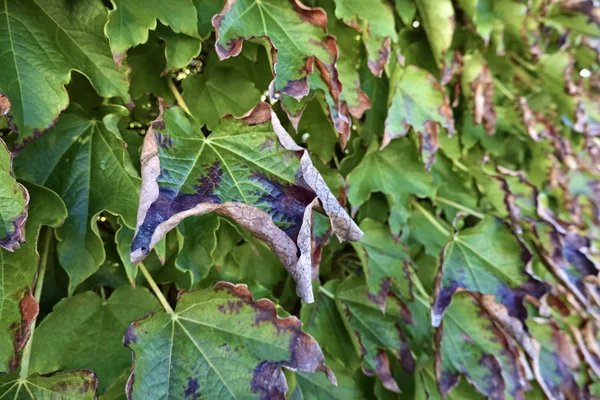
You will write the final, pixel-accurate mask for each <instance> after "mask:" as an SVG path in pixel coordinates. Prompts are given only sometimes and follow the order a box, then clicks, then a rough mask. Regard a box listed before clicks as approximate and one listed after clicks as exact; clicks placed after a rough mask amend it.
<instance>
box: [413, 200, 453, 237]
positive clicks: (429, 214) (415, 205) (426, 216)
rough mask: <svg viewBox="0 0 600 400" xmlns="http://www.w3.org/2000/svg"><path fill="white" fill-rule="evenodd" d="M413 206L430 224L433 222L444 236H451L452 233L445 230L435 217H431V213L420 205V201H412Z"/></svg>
mask: <svg viewBox="0 0 600 400" xmlns="http://www.w3.org/2000/svg"><path fill="white" fill-rule="evenodd" d="M412 205H413V206H414V207H415V208H416V209H417V210H419V211H420V212H421V213H422V214H423V216H424V217H425V218H427V219H428V220H429V222H431V224H432V225H433V226H434V227H435V228H436V229H437V230H438V231H440V232H441V233H442V234H443V235H444V236H450V231H449V230H447V229H446V228H444V227H443V226H442V225H441V224H440V223H439V222H438V221H437V220H436V219H435V218H434V217H433V215H431V213H430V212H429V211H427V210H426V209H425V208H424V207H423V206H422V205H420V204H419V202H418V201H416V200H414V199H413V201H412Z"/></svg>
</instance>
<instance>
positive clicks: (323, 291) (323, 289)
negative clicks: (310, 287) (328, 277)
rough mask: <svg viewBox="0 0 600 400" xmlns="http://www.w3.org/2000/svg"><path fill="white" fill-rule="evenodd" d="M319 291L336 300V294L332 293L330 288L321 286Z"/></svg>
mask: <svg viewBox="0 0 600 400" xmlns="http://www.w3.org/2000/svg"><path fill="white" fill-rule="evenodd" d="M319 292H321V293H323V294H324V295H325V296H327V297H329V298H330V299H332V300H335V295H334V294H333V293H331V292H330V291H329V290H327V289H325V288H324V287H323V286H319Z"/></svg>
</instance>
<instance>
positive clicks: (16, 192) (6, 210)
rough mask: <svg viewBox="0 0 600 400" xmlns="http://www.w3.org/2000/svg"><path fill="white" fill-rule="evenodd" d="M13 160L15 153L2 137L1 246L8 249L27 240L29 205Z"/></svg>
mask: <svg viewBox="0 0 600 400" xmlns="http://www.w3.org/2000/svg"><path fill="white" fill-rule="evenodd" d="M12 160H13V155H12V154H11V153H10V152H9V151H8V149H7V148H6V145H5V144H4V142H3V141H2V139H0V247H2V248H4V249H6V250H8V251H14V250H16V249H18V248H19V247H20V246H21V243H22V242H23V241H25V222H26V220H27V208H28V205H29V193H27V189H25V187H24V186H23V185H21V184H20V183H18V182H17V181H16V180H15V178H14V175H13V173H12ZM0 251H2V250H0Z"/></svg>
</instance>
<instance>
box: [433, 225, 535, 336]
mask: <svg viewBox="0 0 600 400" xmlns="http://www.w3.org/2000/svg"><path fill="white" fill-rule="evenodd" d="M530 259H531V254H530V253H529V251H528V250H527V249H525V248H523V247H522V245H521V244H520V242H519V241H518V240H517V238H516V237H514V236H513V234H512V232H511V231H510V230H509V229H508V228H507V227H506V226H505V225H504V224H503V223H502V222H501V221H499V220H497V219H494V218H492V217H487V218H486V219H484V220H483V221H482V222H480V223H479V224H477V225H476V226H474V227H472V228H467V229H465V230H463V231H461V232H459V233H458V234H455V235H454V237H453V238H452V240H451V241H450V242H449V243H448V244H447V245H446V247H445V249H444V252H443V255H442V266H441V268H440V269H439V271H438V276H437V278H436V284H435V293H436V296H435V304H434V305H433V308H432V310H431V315H432V319H433V323H434V326H437V325H439V323H440V322H441V318H442V316H443V313H444V310H445V309H446V308H447V307H448V306H449V305H450V302H451V299H452V295H453V294H454V293H455V292H456V291H457V289H459V288H462V289H467V290H471V291H474V292H479V293H482V294H488V295H494V296H496V300H497V301H498V302H499V303H502V304H503V305H505V306H506V308H507V309H508V313H509V315H510V316H511V317H516V318H518V319H520V320H521V321H524V320H525V318H526V317H527V311H526V310H525V307H524V306H523V298H524V296H525V295H531V296H533V297H535V298H540V297H541V296H542V295H543V294H544V293H545V291H546V288H545V286H544V284H543V283H542V282H540V281H538V280H537V279H535V278H534V277H533V276H532V275H530V274H529V273H528V272H527V268H526V265H527V262H528V261H529V260H530Z"/></svg>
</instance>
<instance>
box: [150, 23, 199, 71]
mask: <svg viewBox="0 0 600 400" xmlns="http://www.w3.org/2000/svg"><path fill="white" fill-rule="evenodd" d="M156 33H157V34H158V36H159V37H160V38H161V39H162V40H164V41H165V58H166V60H167V67H166V69H165V71H164V72H163V74H166V72H168V71H172V70H174V69H178V68H184V67H186V66H187V65H188V64H189V63H190V61H192V58H194V57H196V56H197V55H198V54H200V50H201V49H202V42H201V41H200V40H199V39H196V38H194V37H191V36H187V35H184V34H181V33H175V32H173V30H172V29H170V28H168V27H165V26H164V25H159V26H157V28H156Z"/></svg>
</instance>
